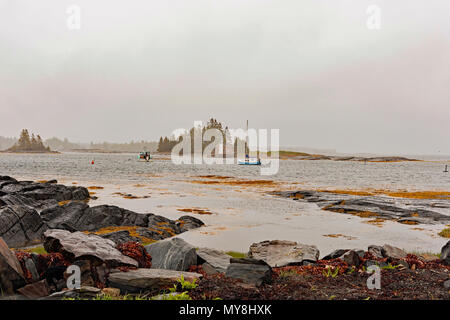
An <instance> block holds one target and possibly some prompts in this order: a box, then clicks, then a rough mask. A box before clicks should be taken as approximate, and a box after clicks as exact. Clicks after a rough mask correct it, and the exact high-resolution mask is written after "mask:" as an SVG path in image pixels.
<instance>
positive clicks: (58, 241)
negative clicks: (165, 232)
mask: <svg viewBox="0 0 450 320" xmlns="http://www.w3.org/2000/svg"><path fill="white" fill-rule="evenodd" d="M44 237H45V242H44V248H45V250H47V252H59V253H61V254H63V255H64V256H67V257H70V259H71V260H75V259H77V260H81V259H83V258H85V259H97V260H99V261H103V262H105V263H107V264H108V265H109V266H111V267H114V266H120V265H130V266H134V267H137V266H138V263H137V262H136V261H135V260H133V259H131V258H130V257H127V256H125V255H123V254H122V253H121V252H120V251H119V250H117V249H116V244H115V243H114V242H113V241H111V240H108V239H103V238H101V237H99V236H96V235H92V234H85V233H82V232H73V233H71V232H69V231H67V230H59V229H50V230H47V231H46V232H45V233H44Z"/></svg>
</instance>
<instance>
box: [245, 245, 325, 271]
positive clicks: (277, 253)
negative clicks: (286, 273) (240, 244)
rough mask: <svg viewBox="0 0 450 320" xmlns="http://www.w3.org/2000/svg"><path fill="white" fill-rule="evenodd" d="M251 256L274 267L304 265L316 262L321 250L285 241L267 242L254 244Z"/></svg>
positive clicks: (251, 248)
mask: <svg viewBox="0 0 450 320" xmlns="http://www.w3.org/2000/svg"><path fill="white" fill-rule="evenodd" d="M249 256H250V257H251V258H255V259H261V260H263V261H265V262H267V263H268V264H269V265H270V266H271V267H272V268H273V267H284V266H289V265H302V264H303V263H304V262H316V261H317V259H318V258H319V250H318V249H317V247H316V246H311V245H306V244H301V243H297V242H293V241H285V240H270V241H269V240H267V241H262V242H259V243H253V244H252V245H251V246H250V252H249Z"/></svg>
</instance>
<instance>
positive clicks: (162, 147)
mask: <svg viewBox="0 0 450 320" xmlns="http://www.w3.org/2000/svg"><path fill="white" fill-rule="evenodd" d="M208 129H217V130H219V131H220V133H221V134H222V142H223V143H222V148H223V149H222V154H223V155H226V154H227V153H229V151H228V150H226V149H227V146H231V145H233V151H232V152H233V154H235V155H236V154H237V149H238V144H239V143H243V144H245V140H242V139H239V138H236V137H235V138H233V137H232V136H231V134H230V131H229V129H228V126H225V127H224V126H223V125H222V123H221V122H219V121H217V119H214V118H211V119H209V120H208V122H207V123H206V125H205V126H203V127H200V128H195V127H192V128H191V129H190V130H189V134H187V136H188V137H190V140H191V150H194V136H195V134H196V133H198V134H199V135H201V136H202V137H203V134H204V133H205V131H206V130H208ZM196 131H197V132H196ZM182 139H183V136H182V135H180V136H179V137H167V136H166V137H164V138H163V137H160V138H159V142H158V149H157V151H158V152H171V151H172V149H173V147H174V146H175V145H177V144H178V143H180V142H181V141H182ZM213 141H214V140H213ZM213 141H203V142H202V152H203V151H204V150H205V148H206V147H207V146H208V145H209V144H211V143H213ZM245 148H246V152H248V146H246V145H245ZM212 155H213V156H214V155H215V150H213V151H212Z"/></svg>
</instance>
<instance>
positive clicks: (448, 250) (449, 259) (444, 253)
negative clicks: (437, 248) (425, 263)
mask: <svg viewBox="0 0 450 320" xmlns="http://www.w3.org/2000/svg"><path fill="white" fill-rule="evenodd" d="M441 259H442V260H443V261H444V262H445V263H446V264H450V241H448V242H447V244H446V245H445V246H443V247H442V249H441Z"/></svg>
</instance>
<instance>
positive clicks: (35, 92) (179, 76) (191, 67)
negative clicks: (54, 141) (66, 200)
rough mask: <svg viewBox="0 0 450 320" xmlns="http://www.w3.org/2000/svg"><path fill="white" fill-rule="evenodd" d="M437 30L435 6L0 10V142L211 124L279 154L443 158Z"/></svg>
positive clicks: (447, 119) (25, 5) (112, 4)
mask: <svg viewBox="0 0 450 320" xmlns="http://www.w3.org/2000/svg"><path fill="white" fill-rule="evenodd" d="M70 5H77V6H79V8H80V9H81V29H79V30H71V29H69V28H68V27H67V19H68V18H69V15H70V14H68V13H67V12H66V10H67V8H68V6H70ZM369 5H377V6H378V7H379V8H380V9H381V25H380V26H381V28H380V29H379V30H370V29H369V28H368V27H367V25H366V22H367V19H368V17H369V14H367V12H366V10H367V8H368V6H369ZM449 16H450V1H448V0H427V1H424V0H396V1H392V0H386V1H381V0H372V1H366V0H270V1H269V0H215V1H212V0H189V1H187V0H142V1H139V0H135V1H125V0H121V1H118V0H95V1H92V0H72V1H66V0H41V1H36V0H0V136H18V134H19V132H20V130H21V129H22V128H29V129H30V130H31V131H33V132H36V133H40V134H41V136H43V138H49V137H52V136H58V137H60V138H64V137H67V138H69V140H71V141H75V142H90V141H96V142H99V141H104V140H108V141H115V142H124V141H128V140H131V139H134V140H141V139H150V140H156V139H157V138H158V137H159V135H162V134H164V135H169V134H170V133H171V132H172V131H173V130H174V129H176V128H187V127H191V126H192V125H193V123H194V120H206V119H208V118H209V117H215V118H217V119H218V120H220V121H222V122H224V123H225V124H227V125H229V126H230V127H232V128H238V127H242V126H244V125H245V120H246V119H248V120H249V121H250V126H251V127H255V128H279V129H280V140H281V141H280V143H281V145H289V146H294V145H298V146H305V147H312V148H331V149H337V150H338V151H341V152H377V153H395V154H450V19H449Z"/></svg>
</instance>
